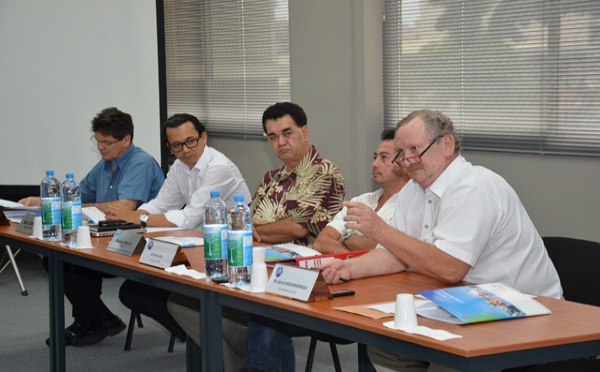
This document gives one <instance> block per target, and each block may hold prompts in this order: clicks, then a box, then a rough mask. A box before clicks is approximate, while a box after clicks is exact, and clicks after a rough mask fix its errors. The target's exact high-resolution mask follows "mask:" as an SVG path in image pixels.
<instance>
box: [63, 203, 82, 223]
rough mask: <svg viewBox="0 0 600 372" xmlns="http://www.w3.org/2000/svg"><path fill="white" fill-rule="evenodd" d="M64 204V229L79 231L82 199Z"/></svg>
mask: <svg viewBox="0 0 600 372" xmlns="http://www.w3.org/2000/svg"><path fill="white" fill-rule="evenodd" d="M75 199H76V200H75V201H72V202H63V203H62V229H63V230H77V228H78V227H79V226H81V198H75Z"/></svg>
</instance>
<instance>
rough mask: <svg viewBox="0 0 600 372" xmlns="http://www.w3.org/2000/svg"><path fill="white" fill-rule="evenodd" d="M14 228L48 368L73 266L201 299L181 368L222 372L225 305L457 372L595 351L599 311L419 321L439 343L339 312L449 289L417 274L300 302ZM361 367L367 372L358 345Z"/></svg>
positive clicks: (197, 265) (58, 358)
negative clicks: (30, 280) (37, 279)
mask: <svg viewBox="0 0 600 372" xmlns="http://www.w3.org/2000/svg"><path fill="white" fill-rule="evenodd" d="M16 226H17V224H15V223H11V225H10V226H3V227H0V243H2V244H10V245H12V246H14V247H18V248H21V249H25V250H28V251H31V252H35V253H39V254H43V255H46V256H48V258H49V295H50V301H49V302H50V309H49V313H50V320H49V322H50V337H51V339H52V340H53V341H54V342H52V343H51V354H50V369H51V370H52V371H65V370H66V362H65V346H64V342H60V341H61V340H64V327H65V324H64V323H65V321H64V316H65V314H64V297H63V296H64V278H63V273H62V266H63V264H64V263H71V264H77V265H81V266H85V267H89V268H92V269H95V270H99V271H102V272H105V273H108V274H112V275H118V276H121V277H125V278H128V279H132V280H135V281H139V282H142V283H146V284H149V285H151V286H155V287H159V288H163V289H166V290H170V291H174V292H178V293H182V294H185V295H188V296H191V297H194V298H197V299H198V300H199V301H200V306H201V313H200V314H199V316H200V324H201V342H202V345H210V346H209V347H203V348H201V349H199V348H197V347H195V344H194V343H193V342H191V341H189V340H188V342H187V349H186V359H187V370H188V371H198V370H203V371H221V370H222V365H223V360H222V343H221V342H214V341H211V340H221V339H222V326H221V324H222V323H221V321H220V319H221V311H222V307H223V306H227V307H231V308H236V309H242V310H244V311H247V312H249V313H254V314H260V315H261V316H264V317H269V318H273V319H279V320H284V321H286V322H288V323H291V324H296V325H300V326H303V327H305V328H308V329H312V330H316V331H320V332H323V333H327V334H331V335H334V336H338V337H342V338H345V339H348V340H352V341H356V342H358V343H359V345H369V346H375V347H379V348H382V349H386V350H391V351H395V352H398V353H401V354H404V355H409V356H412V357H414V358H418V359H422V360H427V361H430V362H433V363H436V364H441V365H445V366H448V367H451V368H454V369H457V370H462V371H490V370H499V369H503V368H509V367H516V366H523V365H531V364H536V363H543V362H550V361H555V360H562V359H570V358H577V357H583V356H589V355H597V354H599V353H600V321H599V320H600V307H594V306H589V305H584V304H579V303H574V302H569V301H562V300H556V299H552V298H547V297H542V296H539V297H538V298H537V299H538V301H539V302H541V303H542V304H543V305H545V306H546V307H548V308H549V309H550V310H551V312H552V313H551V314H550V315H544V316H536V317H528V318H520V319H511V320H505V321H497V322H488V323H478V324H470V325H455V324H449V323H444V322H440V321H436V320H431V319H427V318H423V317H419V319H418V320H419V325H424V326H427V327H430V328H433V329H443V330H446V331H448V332H451V333H454V334H458V335H461V336H462V337H461V338H456V339H451V340H447V341H437V340H434V339H431V338H427V337H424V336H419V335H414V334H409V333H405V332H402V331H397V330H392V329H389V328H386V327H384V326H383V322H384V321H389V320H391V319H392V318H391V317H390V318H385V319H372V318H369V317H365V316H362V315H358V314H353V313H350V312H345V311H341V310H338V309H336V307H340V306H350V305H362V304H364V305H370V304H376V303H383V302H391V301H394V299H395V295H396V294H398V293H413V294H415V293H416V292H417V291H419V290H425V289H433V288H441V287H448V286H449V285H447V284H444V283H442V282H439V281H437V280H434V279H432V278H429V277H426V276H423V275H420V274H418V273H414V272H404V273H398V274H392V275H385V276H378V277H373V278H366V279H360V280H351V281H350V282H348V283H343V284H340V285H337V286H335V287H336V289H337V288H340V289H345V288H347V289H352V290H354V291H355V293H356V294H355V295H354V296H347V297H337V298H334V299H333V300H327V301H319V302H302V301H297V300H293V299H288V298H284V297H280V296H276V295H272V294H266V293H258V294H256V293H249V292H245V291H241V290H239V289H234V288H229V287H226V286H223V285H218V284H215V283H213V282H212V281H211V280H209V279H192V278H190V277H186V276H180V275H176V274H172V273H168V272H166V271H165V270H163V269H160V268H156V267H153V266H148V265H145V264H141V263H139V256H140V252H136V253H134V254H133V255H132V256H127V255H124V254H120V253H116V252H112V251H108V250H107V249H106V247H107V245H108V244H109V242H110V240H111V238H110V237H103V238H92V245H93V246H94V248H92V249H81V250H77V249H71V248H68V247H65V246H63V245H61V244H59V243H55V242H46V241H41V240H38V239H34V238H31V237H29V236H27V235H26V234H22V233H19V232H16V231H15V230H16ZM144 235H145V237H146V238H149V237H153V236H154V237H156V236H166V235H169V236H201V233H199V232H195V231H190V230H179V231H169V232H160V233H153V234H144ZM184 252H185V254H186V256H187V258H188V260H189V261H190V264H191V266H192V268H194V269H196V270H197V271H203V267H204V266H203V249H202V247H193V248H185V249H184ZM358 349H359V353H358V354H359V370H367V369H368V364H367V363H365V361H364V359H363V358H362V356H363V355H362V354H363V353H364V347H362V348H361V347H359V348H358Z"/></svg>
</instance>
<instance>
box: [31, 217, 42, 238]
mask: <svg viewBox="0 0 600 372" xmlns="http://www.w3.org/2000/svg"><path fill="white" fill-rule="evenodd" d="M32 236H33V237H34V238H36V239H42V238H43V235H42V217H34V218H33V232H32Z"/></svg>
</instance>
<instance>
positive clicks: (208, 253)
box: [204, 190, 227, 278]
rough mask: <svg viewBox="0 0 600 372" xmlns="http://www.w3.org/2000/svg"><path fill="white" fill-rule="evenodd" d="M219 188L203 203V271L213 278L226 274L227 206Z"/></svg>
mask: <svg viewBox="0 0 600 372" xmlns="http://www.w3.org/2000/svg"><path fill="white" fill-rule="evenodd" d="M220 195H221V194H220V192H219V190H213V191H211V192H210V199H209V200H208V201H207V202H206V204H204V271H205V273H206V276H207V277H209V278H211V277H212V278H214V277H217V276H221V275H226V274H227V206H225V203H224V202H223V200H221V198H219V196H220Z"/></svg>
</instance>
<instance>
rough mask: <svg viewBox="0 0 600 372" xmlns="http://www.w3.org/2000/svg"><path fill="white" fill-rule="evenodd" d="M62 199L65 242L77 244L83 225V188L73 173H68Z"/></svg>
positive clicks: (63, 185) (62, 188)
mask: <svg viewBox="0 0 600 372" xmlns="http://www.w3.org/2000/svg"><path fill="white" fill-rule="evenodd" d="M61 200H62V203H61V208H62V236H63V243H65V244H67V245H70V246H75V244H76V243H77V228H78V227H79V226H81V188H80V187H79V184H78V183H77V182H75V176H74V175H73V173H67V179H66V180H65V182H63V184H62V187H61Z"/></svg>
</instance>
